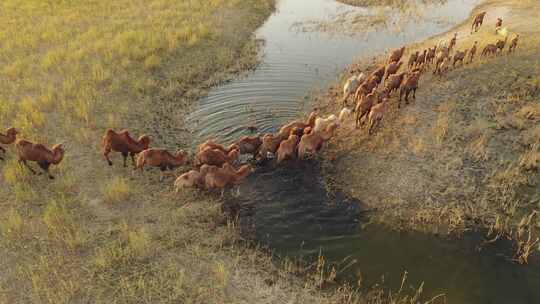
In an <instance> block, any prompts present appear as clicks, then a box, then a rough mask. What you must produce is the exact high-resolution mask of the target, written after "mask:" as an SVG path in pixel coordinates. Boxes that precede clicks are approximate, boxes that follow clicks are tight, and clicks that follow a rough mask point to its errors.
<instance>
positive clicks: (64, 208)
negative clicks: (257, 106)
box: [0, 0, 309, 303]
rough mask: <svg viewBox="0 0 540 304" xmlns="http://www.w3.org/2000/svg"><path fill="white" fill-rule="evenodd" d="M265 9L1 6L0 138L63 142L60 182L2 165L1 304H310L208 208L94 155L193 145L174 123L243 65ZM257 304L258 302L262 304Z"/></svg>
mask: <svg viewBox="0 0 540 304" xmlns="http://www.w3.org/2000/svg"><path fill="white" fill-rule="evenodd" d="M272 10H273V1H270V0H268V1H267V0H248V1H235V0H212V1H171V0H157V1H123V0H120V1H101V0H96V1H37V0H27V1H10V0H8V1H2V3H1V4H0V22H1V24H2V26H1V30H0V37H1V39H2V43H1V46H0V49H1V51H0V62H1V69H0V78H1V79H0V83H1V84H0V91H1V92H0V128H2V129H4V128H7V127H8V126H15V127H16V128H18V129H19V130H20V131H21V134H22V136H23V137H25V138H28V139H30V140H32V141H37V142H42V143H45V144H48V145H52V144H54V143H57V142H64V143H66V146H67V155H66V158H65V160H64V161H63V162H62V163H61V165H60V166H59V167H58V168H53V169H52V170H53V174H55V175H56V177H57V178H56V180H54V181H49V180H46V178H45V177H44V176H30V175H29V174H28V172H26V171H25V170H22V169H21V168H20V167H19V166H18V165H17V162H16V160H15V157H14V151H13V149H8V154H7V161H6V162H2V163H1V164H0V170H1V174H0V184H1V185H2V186H1V187H0V234H1V237H0V269H2V275H1V276H0V302H1V303H158V302H159V303H164V302H169V303H242V302H244V303H255V302H264V301H269V302H275V303H279V302H280V301H286V300H287V299H291V298H296V297H299V298H303V297H304V298H309V291H308V290H307V289H303V288H302V286H301V285H298V284H296V285H295V283H291V282H296V281H294V280H291V282H289V281H286V280H285V279H284V280H281V281H280V282H283V283H280V282H278V283H275V284H273V281H272V280H274V278H275V277H276V276H277V275H276V274H275V273H278V270H277V268H276V267H275V266H274V265H273V264H272V261H271V259H270V257H269V256H268V255H266V254H263V253H262V252H261V251H259V250H256V249H248V248H246V247H245V246H243V245H239V244H238V241H239V240H240V239H239V236H238V234H237V229H236V227H235V226H234V224H232V223H228V221H227V220H226V219H225V218H224V216H223V214H222V212H221V210H220V204H219V202H218V201H216V200H214V199H213V198H211V197H206V196H202V195H193V194H185V195H180V196H174V195H172V194H171V192H170V187H169V185H170V184H171V180H168V181H167V182H166V183H164V184H159V183H158V182H157V175H155V174H152V173H150V174H148V173H147V174H146V175H145V176H139V175H138V174H137V175H133V174H132V173H131V170H130V169H129V168H126V169H124V168H122V167H121V160H120V159H118V158H115V159H114V160H113V161H115V166H114V167H112V168H110V167H108V166H107V165H106V163H105V161H104V160H103V159H102V158H101V156H100V154H99V143H100V138H101V136H102V134H103V132H104V130H105V129H106V128H109V127H111V128H116V129H119V128H128V129H129V130H130V131H131V132H132V133H133V134H140V133H146V134H148V135H150V136H151V137H152V139H153V143H152V144H153V145H154V146H162V147H166V148H169V149H176V148H181V147H186V146H188V145H189V134H188V133H187V132H186V131H185V126H184V125H183V119H182V118H183V115H184V113H185V111H186V110H187V109H188V107H189V105H190V103H191V102H192V101H193V100H194V99H195V98H197V97H198V96H201V95H202V94H204V92H205V90H206V89H207V88H208V87H209V86H211V85H213V84H216V83H218V82H220V81H223V80H226V79H227V77H228V75H232V74H233V73H235V72H237V71H241V70H244V69H246V68H249V67H251V66H253V65H254V64H255V62H256V56H255V55H256V52H255V51H256V45H255V41H254V39H253V36H252V32H253V31H254V29H256V28H257V27H258V26H259V25H260V24H261V23H262V22H263V20H264V19H265V18H266V17H267V16H268V15H269V14H270V13H271V12H272ZM274 298H275V299H276V301H273V300H271V299H274ZM265 299H266V300H265Z"/></svg>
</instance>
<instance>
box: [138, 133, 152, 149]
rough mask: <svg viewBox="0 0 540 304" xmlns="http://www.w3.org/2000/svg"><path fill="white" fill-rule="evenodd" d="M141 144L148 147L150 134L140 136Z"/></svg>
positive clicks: (145, 147)
mask: <svg viewBox="0 0 540 304" xmlns="http://www.w3.org/2000/svg"><path fill="white" fill-rule="evenodd" d="M139 144H141V145H143V147H144V150H146V149H148V146H150V137H149V136H148V135H141V137H139Z"/></svg>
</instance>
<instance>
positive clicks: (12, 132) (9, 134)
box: [6, 127, 19, 137]
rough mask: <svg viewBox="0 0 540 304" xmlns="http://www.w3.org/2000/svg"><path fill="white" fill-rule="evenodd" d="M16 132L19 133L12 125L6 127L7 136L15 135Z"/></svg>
mask: <svg viewBox="0 0 540 304" xmlns="http://www.w3.org/2000/svg"><path fill="white" fill-rule="evenodd" d="M17 134H19V131H18V130H17V129H15V128H13V127H11V128H9V129H7V131H6V135H7V136H8V137H16V136H17Z"/></svg>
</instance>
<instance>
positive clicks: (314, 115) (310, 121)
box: [307, 110, 317, 127]
mask: <svg viewBox="0 0 540 304" xmlns="http://www.w3.org/2000/svg"><path fill="white" fill-rule="evenodd" d="M316 119H317V110H314V111H313V112H311V113H310V114H309V118H308V120H307V124H308V125H309V126H311V127H313V126H315V120H316Z"/></svg>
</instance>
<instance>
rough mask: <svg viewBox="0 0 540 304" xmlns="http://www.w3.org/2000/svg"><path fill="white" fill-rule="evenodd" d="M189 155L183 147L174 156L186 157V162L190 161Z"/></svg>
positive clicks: (178, 157)
mask: <svg viewBox="0 0 540 304" xmlns="http://www.w3.org/2000/svg"><path fill="white" fill-rule="evenodd" d="M188 156H189V154H188V153H187V152H186V151H184V150H182V149H180V150H178V151H176V153H175V155H174V157H175V158H177V159H185V160H186V163H188V162H189V159H188Z"/></svg>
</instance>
